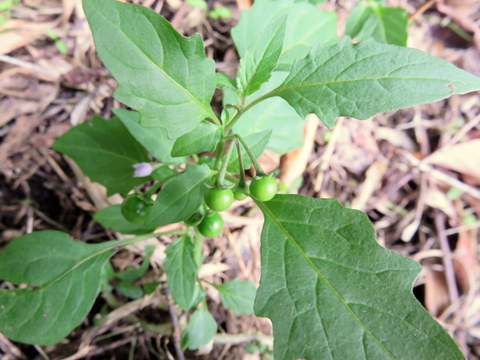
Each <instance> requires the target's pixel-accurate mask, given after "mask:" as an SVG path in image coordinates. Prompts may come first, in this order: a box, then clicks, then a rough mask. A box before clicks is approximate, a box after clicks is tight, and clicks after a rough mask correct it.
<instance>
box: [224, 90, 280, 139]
mask: <svg viewBox="0 0 480 360" xmlns="http://www.w3.org/2000/svg"><path fill="white" fill-rule="evenodd" d="M272 96H275V90H273V91H270V92H269V93H266V94H265V95H263V96H260V97H259V98H258V99H255V100H253V101H252V102H251V103H250V104H248V105H247V106H245V107H244V108H242V109H240V110H239V111H238V112H237V113H236V114H235V116H234V117H233V118H232V120H231V121H230V122H229V123H228V124H227V126H225V134H226V133H228V132H229V131H230V130H231V129H232V127H233V125H235V123H236V122H237V121H238V119H240V117H241V116H242V115H243V114H244V113H246V112H247V111H248V110H250V109H251V108H252V107H254V106H255V105H257V104H258V103H259V102H262V101H263V100H266V99H268V98H269V97H272Z"/></svg>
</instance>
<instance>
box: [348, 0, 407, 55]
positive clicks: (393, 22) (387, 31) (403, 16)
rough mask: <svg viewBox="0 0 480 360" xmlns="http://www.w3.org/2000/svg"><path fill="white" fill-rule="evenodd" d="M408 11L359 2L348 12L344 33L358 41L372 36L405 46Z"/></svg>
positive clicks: (378, 39)
mask: <svg viewBox="0 0 480 360" xmlns="http://www.w3.org/2000/svg"><path fill="white" fill-rule="evenodd" d="M407 30H408V12H407V11H406V10H405V9H402V8H396V7H387V6H381V5H376V4H373V3H368V4H365V3H359V4H358V5H357V6H356V7H355V9H353V11H352V13H351V14H350V16H349V18H348V21H347V27H346V29H345V34H346V35H348V36H350V37H352V38H355V37H356V38H357V39H358V40H359V41H362V40H366V39H369V38H373V39H375V40H377V41H378V42H381V43H385V44H394V45H400V46H407V37H408V32H407Z"/></svg>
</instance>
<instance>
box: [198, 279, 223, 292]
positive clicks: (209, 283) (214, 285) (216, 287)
mask: <svg viewBox="0 0 480 360" xmlns="http://www.w3.org/2000/svg"><path fill="white" fill-rule="evenodd" d="M199 280H200V281H203V282H204V283H205V284H208V285H210V286H213V287H214V288H215V289H217V290H218V288H220V286H219V285H217V284H214V283H211V282H210V281H208V280H205V279H199Z"/></svg>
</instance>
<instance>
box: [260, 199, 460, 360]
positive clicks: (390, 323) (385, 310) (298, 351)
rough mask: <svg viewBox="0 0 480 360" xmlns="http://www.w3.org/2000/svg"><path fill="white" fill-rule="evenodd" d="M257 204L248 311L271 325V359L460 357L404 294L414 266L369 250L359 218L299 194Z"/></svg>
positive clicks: (365, 225)
mask: <svg viewBox="0 0 480 360" xmlns="http://www.w3.org/2000/svg"><path fill="white" fill-rule="evenodd" d="M258 205H259V206H260V208H261V210H262V212H263V214H264V216H265V223H264V227H263V231H262V245H261V260H262V276H261V280H260V288H259V289H258V292H257V297H256V300H255V313H256V314H257V315H259V316H266V317H269V318H270V319H271V320H272V322H273V331H274V336H275V344H274V352H275V359H277V360H294V359H299V358H302V359H306V360H318V359H332V360H333V359H338V360H345V359H349V360H356V359H362V360H364V359H368V360H376V359H396V360H412V359H415V360H432V359H435V360H441V359H442V360H454V359H464V357H463V356H462V354H461V352H460V350H459V349H458V347H457V345H456V344H455V343H454V341H453V340H452V339H451V338H450V336H449V335H448V334H447V332H446V331H445V330H444V329H443V328H442V327H441V326H440V325H439V324H438V323H437V322H436V321H435V320H434V319H433V318H432V317H431V316H430V315H429V314H428V313H427V312H426V311H425V309H424V308H423V307H422V305H421V304H420V303H419V302H418V301H417V300H416V299H415V297H414V296H413V294H412V289H411V286H412V283H413V281H414V280H415V278H416V277H417V275H418V273H419V272H420V269H421V267H420V265H419V264H418V263H416V262H414V261H412V260H409V259H407V258H404V257H402V256H400V255H398V254H396V253H393V252H391V251H388V250H385V249H384V248H382V247H381V246H380V245H378V244H377V242H376V240H375V230H374V228H373V226H372V224H371V223H370V221H369V220H368V217H367V216H366V215H365V214H363V213H362V212H360V211H356V210H349V209H346V208H344V207H343V206H342V205H340V203H339V202H338V201H336V200H332V199H312V198H307V197H304V196H300V195H277V196H276V197H275V198H274V199H273V200H271V201H269V202H266V203H258Z"/></svg>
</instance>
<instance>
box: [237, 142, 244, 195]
mask: <svg viewBox="0 0 480 360" xmlns="http://www.w3.org/2000/svg"><path fill="white" fill-rule="evenodd" d="M235 146H236V147H237V153H238V166H239V168H240V181H239V182H238V187H239V188H240V189H242V190H244V191H246V190H247V186H246V185H247V183H246V181H245V167H244V165H243V154H242V149H241V148H240V143H239V140H238V139H237V138H235Z"/></svg>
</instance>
